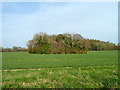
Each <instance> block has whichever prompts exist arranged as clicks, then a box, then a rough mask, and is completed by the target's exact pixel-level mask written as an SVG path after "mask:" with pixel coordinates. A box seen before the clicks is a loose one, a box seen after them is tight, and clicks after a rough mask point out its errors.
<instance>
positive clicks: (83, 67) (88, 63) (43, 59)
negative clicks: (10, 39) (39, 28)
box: [2, 51, 120, 88]
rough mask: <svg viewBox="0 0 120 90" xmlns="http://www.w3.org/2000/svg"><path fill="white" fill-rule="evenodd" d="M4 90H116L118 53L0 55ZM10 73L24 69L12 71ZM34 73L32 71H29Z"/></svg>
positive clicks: (19, 53) (24, 53)
mask: <svg viewBox="0 0 120 90" xmlns="http://www.w3.org/2000/svg"><path fill="white" fill-rule="evenodd" d="M2 59H3V60H2V62H3V66H2V67H3V69H7V70H8V71H2V87H3V88H117V87H119V86H118V82H120V81H119V79H118V76H120V75H118V51H90V52H88V54H66V55H61V54H59V55H58V54H57V55H53V54H51V55H40V54H29V53H27V52H11V53H3V56H2ZM11 69H12V70H13V69H25V70H18V71H11ZM31 69H33V70H31Z"/></svg>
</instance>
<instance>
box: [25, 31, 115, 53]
mask: <svg viewBox="0 0 120 90" xmlns="http://www.w3.org/2000/svg"><path fill="white" fill-rule="evenodd" d="M27 46H28V52H29V53H31V54H34V53H36V54H73V53H74V54H83V53H84V54H85V53H87V51H88V50H96V51H101V50H117V45H115V44H114V43H109V42H103V41H100V40H93V39H85V38H83V37H82V36H81V35H80V34H75V33H74V34H70V33H63V34H58V35H48V34H47V33H43V32H40V33H37V34H35V35H34V37H33V39H32V40H29V41H28V43H27Z"/></svg>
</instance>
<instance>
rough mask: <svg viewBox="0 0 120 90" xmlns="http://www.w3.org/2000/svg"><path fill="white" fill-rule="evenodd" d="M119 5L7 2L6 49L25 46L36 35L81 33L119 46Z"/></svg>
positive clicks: (3, 17) (4, 44) (4, 8)
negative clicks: (42, 33)
mask: <svg viewBox="0 0 120 90" xmlns="http://www.w3.org/2000/svg"><path fill="white" fill-rule="evenodd" d="M117 4H118V3H117V2H101V3H100V2H74V3H73V2H56V3H54V2H31V3H30V2H29V3H28V2H9V3H6V2H4V3H3V4H2V5H3V6H2V14H3V15H2V25H3V27H2V28H3V29H2V30H3V31H2V35H3V47H12V46H21V47H26V44H27V41H28V40H30V39H32V38H33V36H34V35H35V34H36V33H39V32H46V33H48V34H59V33H65V32H69V33H79V34H81V35H82V36H83V37H84V38H90V39H98V40H101V41H109V42H112V43H116V44H117V43H118V7H117Z"/></svg>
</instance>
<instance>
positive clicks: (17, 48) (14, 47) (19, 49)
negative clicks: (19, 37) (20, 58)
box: [0, 46, 27, 52]
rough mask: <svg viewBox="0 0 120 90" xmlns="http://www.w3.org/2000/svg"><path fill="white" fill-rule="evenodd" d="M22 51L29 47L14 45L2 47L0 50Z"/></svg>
mask: <svg viewBox="0 0 120 90" xmlns="http://www.w3.org/2000/svg"><path fill="white" fill-rule="evenodd" d="M20 51H27V49H26V48H24V47H17V46H13V47H12V48H3V47H0V52H20Z"/></svg>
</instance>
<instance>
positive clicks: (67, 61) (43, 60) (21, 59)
mask: <svg viewBox="0 0 120 90" xmlns="http://www.w3.org/2000/svg"><path fill="white" fill-rule="evenodd" d="M115 64H116V65H117V64H118V51H90V52H88V54H56V55H55V54H48V55H46V54H42V55H41V54H29V53H28V52H10V53H8V52H4V53H2V69H20V68H42V67H66V66H72V67H73V66H89V65H90V66H98V65H115Z"/></svg>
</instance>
